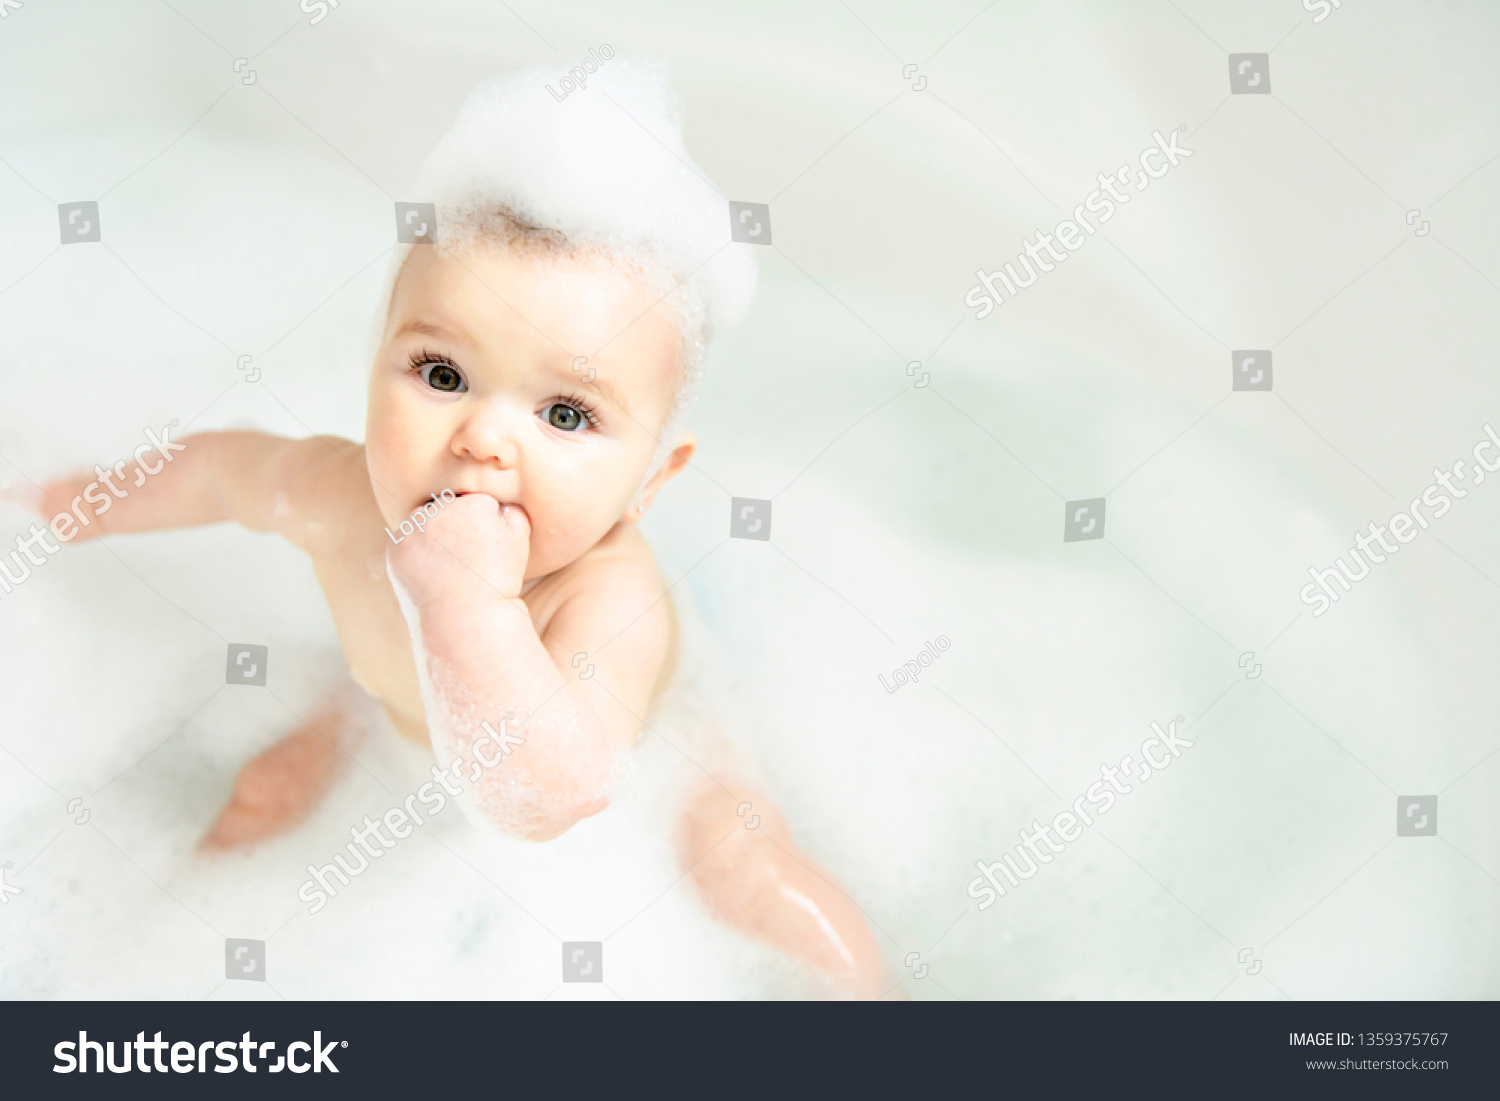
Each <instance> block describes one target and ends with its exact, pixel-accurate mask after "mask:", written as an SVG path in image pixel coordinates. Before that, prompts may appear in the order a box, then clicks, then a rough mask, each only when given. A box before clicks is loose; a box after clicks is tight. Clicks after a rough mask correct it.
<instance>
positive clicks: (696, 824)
mask: <svg viewBox="0 0 1500 1101" xmlns="http://www.w3.org/2000/svg"><path fill="white" fill-rule="evenodd" d="M752 801H753V808H752V809H751V810H749V811H747V812H746V814H745V815H743V816H741V815H739V814H737V813H736V812H737V809H738V807H739V805H740V804H739V803H738V802H737V801H736V800H735V798H734V797H733V796H731V795H730V794H729V793H728V792H726V791H725V790H724V789H723V788H721V787H718V786H717V785H715V786H713V787H712V788H709V789H705V790H703V791H702V792H701V793H699V794H698V796H697V797H696V798H695V799H694V801H693V802H692V803H691V804H690V805H689V810H688V813H687V815H686V816H685V818H684V820H683V831H682V857H683V863H684V864H685V865H689V866H691V869H692V873H693V879H694V880H695V881H696V882H697V884H698V886H699V888H700V889H701V890H702V891H703V893H704V894H705V895H706V896H707V899H708V903H709V908H710V909H711V910H712V911H713V912H714V914H715V915H716V916H717V917H719V918H720V919H721V920H723V921H725V922H727V923H728V924H730V925H733V926H734V927H736V928H737V929H740V930H742V931H744V932H746V933H749V934H751V935H752V936H756V937H759V938H761V939H763V940H767V941H770V942H771V943H772V944H774V945H776V946H777V947H778V948H780V949H782V950H783V951H785V952H789V953H791V954H792V955H794V956H798V957H800V958H801V959H803V960H806V961H807V962H808V963H811V964H812V965H813V966H814V967H815V968H817V969H818V970H819V971H820V972H822V973H823V974H824V975H825V976H826V977H827V978H829V979H831V980H832V982H833V984H834V986H835V987H836V988H837V989H838V990H839V991H840V992H841V993H844V994H846V995H849V996H852V997H856V998H874V997H878V996H879V994H880V991H881V990H882V989H883V987H882V984H881V965H880V952H879V950H878V949H877V948H876V945H875V940H874V938H873V937H872V936H871V935H870V930H869V928H868V927H867V926H866V925H865V920H864V916H863V915H862V914H861V913H860V911H859V907H857V906H855V905H854V903H853V902H851V901H850V900H849V898H848V896H847V895H845V894H844V893H843V891H841V890H840V889H839V888H838V886H837V885H836V884H834V883H833V882H832V880H831V879H830V878H829V877H828V876H827V875H825V874H824V873H823V872H822V871H821V870H820V869H819V868H818V867H817V866H816V865H815V864H814V863H813V862H812V861H811V860H809V859H808V858H807V856H806V855H804V854H803V852H802V851H801V850H800V849H798V848H797V846H796V844H795V843H794V842H793V841H792V839H791V836H790V835H789V834H788V832H787V829H786V824H785V823H784V822H783V821H782V820H781V816H780V815H779V814H777V813H776V810H775V808H774V807H772V806H771V804H770V801H769V800H767V799H764V798H754V799H753V800H752ZM752 814H755V815H759V816H760V822H759V824H758V825H756V827H755V828H754V829H746V825H747V824H748V823H752V822H753V821H754V819H753V818H751V815H752Z"/></svg>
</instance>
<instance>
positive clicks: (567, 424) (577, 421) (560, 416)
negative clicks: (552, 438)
mask: <svg viewBox="0 0 1500 1101" xmlns="http://www.w3.org/2000/svg"><path fill="white" fill-rule="evenodd" d="M543 415H544V416H545V417H546V418H547V423H548V424H550V425H551V426H552V427H553V428H560V429H562V430H563V431H564V432H577V431H578V430H579V429H580V428H582V427H583V426H584V424H585V423H587V422H586V421H585V420H584V416H583V414H582V413H580V412H579V411H578V410H577V409H574V408H573V407H572V406H571V405H564V404H563V403H562V402H560V401H559V402H554V403H553V404H551V405H549V406H547V411H546V412H545V413H544V414H543Z"/></svg>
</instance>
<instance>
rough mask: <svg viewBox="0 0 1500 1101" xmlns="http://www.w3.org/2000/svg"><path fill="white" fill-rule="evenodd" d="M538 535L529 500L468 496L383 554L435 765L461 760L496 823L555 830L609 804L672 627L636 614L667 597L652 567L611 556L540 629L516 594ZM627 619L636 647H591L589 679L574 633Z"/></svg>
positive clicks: (610, 631)
mask: <svg viewBox="0 0 1500 1101" xmlns="http://www.w3.org/2000/svg"><path fill="white" fill-rule="evenodd" d="M530 534H531V527H530V522H529V520H528V518H527V516H526V514H525V513H524V512H523V511H522V510H520V509H518V508H515V507H506V508H504V509H502V508H501V506H500V505H499V503H498V502H497V501H496V500H495V499H494V498H493V497H489V496H486V495H483V494H467V495H464V496H461V497H460V498H459V499H458V500H457V501H455V502H454V503H453V504H451V505H449V506H448V507H447V509H446V510H444V511H442V512H440V513H439V515H438V516H437V517H436V518H435V519H433V520H432V521H431V522H430V523H429V524H428V526H427V529H426V531H425V532H423V533H421V534H418V535H415V536H409V537H407V538H406V539H404V540H403V541H402V542H401V543H400V544H399V545H395V546H392V547H390V548H388V550H387V556H388V562H389V567H390V574H391V577H392V580H393V582H394V583H395V585H396V590H397V594H398V596H399V597H400V598H401V603H402V609H403V611H404V612H405V613H406V617H407V623H408V626H409V627H410V630H411V635H412V639H413V645H414V648H415V651H416V655H415V656H416V659H417V669H418V675H419V678H420V681H421V690H422V699H423V704H424V708H425V711H426V716H427V728H428V731H429V733H430V735H431V738H432V746H433V750H434V752H435V754H436V755H437V759H438V762H439V764H440V765H446V764H447V763H448V762H449V761H451V760H453V759H454V758H455V757H459V758H461V759H462V760H463V762H464V765H463V776H464V782H465V786H466V787H468V789H469V790H470V791H471V792H472V793H473V797H474V800H475V804H476V809H478V810H479V812H480V813H481V814H483V815H484V817H485V818H486V820H488V821H489V822H491V823H492V824H493V825H495V826H497V827H498V828H500V829H501V830H503V831H505V832H506V833H509V834H511V835H513V836H519V837H525V838H529V839H531V840H547V839H550V838H552V837H556V836H557V835H559V834H561V833H563V832H564V831H565V830H567V829H568V828H569V827H571V826H572V825H574V824H575V823H576V822H578V821H579V820H581V819H583V818H587V817H590V816H591V815H594V814H597V813H599V812H600V811H601V810H603V809H604V808H605V807H606V806H607V805H608V802H609V793H610V788H611V785H612V784H613V783H614V782H616V781H617V780H618V779H619V778H620V774H621V772H622V771H623V769H624V768H625V766H626V763H627V761H628V756H629V751H630V747H631V746H632V745H633V744H634V739H635V734H636V731H637V729H638V728H639V725H640V723H639V720H638V719H637V718H636V716H637V715H639V714H641V713H643V712H644V710H645V708H646V705H647V703H648V701H649V697H650V693H651V689H652V687H653V685H654V682H655V678H656V675H657V673H658V672H659V671H660V669H661V665H662V662H663V660H664V658H665V654H666V649H667V642H668V627H667V621H666V618H665V613H664V611H662V610H660V608H659V607H658V608H656V609H654V611H655V613H656V614H655V615H654V616H653V614H652V612H649V611H648V613H647V615H645V616H642V615H641V608H643V607H647V608H649V607H650V606H651V604H652V601H653V600H655V598H656V597H657V596H659V594H660V580H659V578H657V577H656V576H655V571H654V569H652V570H650V571H649V573H648V571H646V570H643V569H641V568H640V566H639V564H637V563H632V562H628V561H623V560H611V559H610V558H609V557H608V556H603V557H602V560H601V561H599V562H598V563H594V564H590V563H585V564H583V565H582V566H581V567H575V573H574V574H573V576H572V578H571V579H570V581H569V583H568V584H569V589H568V592H567V593H566V594H565V595H564V596H563V598H562V600H561V604H560V606H559V607H558V610H557V611H556V612H554V613H553V614H552V616H551V617H550V619H549V620H548V622H547V623H546V624H545V630H544V634H543V635H539V634H538V631H537V628H536V627H535V626H534V625H533V622H532V618H531V614H530V612H529V610H528V609H527V606H526V605H525V604H524V603H523V602H522V601H521V599H520V594H521V587H522V580H523V577H524V573H525V567H526V561H527V555H528V542H529V537H530ZM653 586H654V588H655V591H654V592H653V591H652V589H653ZM643 598H644V599H643ZM633 620H636V621H639V622H637V623H636V625H635V626H634V627H632V629H631V638H630V643H631V645H629V646H621V647H620V648H619V653H618V654H616V655H615V660H614V661H612V662H606V661H601V660H599V658H598V657H597V656H595V657H593V658H592V659H591V662H592V663H593V664H595V665H597V671H596V672H595V673H594V675H593V676H592V677H591V678H590V679H589V680H588V681H584V680H581V679H580V678H579V677H578V674H577V673H575V672H574V671H573V668H572V662H571V660H570V659H571V657H572V650H571V649H570V647H569V645H568V642H574V643H575V644H583V643H582V640H590V641H588V642H587V644H588V645H591V646H593V645H600V644H602V643H603V642H605V641H607V640H609V639H610V638H611V637H612V636H613V635H614V634H615V633H617V632H618V631H620V630H623V629H624V628H625V627H627V626H628V625H630V624H631V623H632V621H633ZM565 640H566V641H565ZM580 672H581V670H580ZM569 674H571V675H569ZM508 714H510V715H514V716H515V718H514V719H511V720H509V721H508V722H506V724H505V725H503V726H502V725H501V720H502V719H503V718H505V717H506V716H507V715H508ZM486 728H488V729H486ZM487 742H488V743H489V744H486V743H487ZM476 760H477V762H478V763H477V764H476V763H475V762H476Z"/></svg>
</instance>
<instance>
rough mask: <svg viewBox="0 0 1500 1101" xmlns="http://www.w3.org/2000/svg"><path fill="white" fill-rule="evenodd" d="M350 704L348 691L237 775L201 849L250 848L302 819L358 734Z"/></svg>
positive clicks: (336, 772) (331, 780) (331, 779)
mask: <svg viewBox="0 0 1500 1101" xmlns="http://www.w3.org/2000/svg"><path fill="white" fill-rule="evenodd" d="M351 702H352V700H351V697H350V694H349V693H348V692H347V691H344V692H339V693H337V694H334V695H332V696H330V698H329V699H327V700H325V701H324V703H323V705H322V706H321V707H320V708H319V709H318V710H317V711H316V712H314V714H313V715H312V717H311V718H310V719H309V720H308V721H307V722H305V723H303V724H302V725H301V726H299V727H298V728H297V729H296V730H294V731H292V733H291V734H288V735H287V736H286V737H285V738H283V739H282V740H281V741H279V742H277V743H276V744H275V745H273V746H272V747H271V748H270V749H268V750H266V751H265V752H263V753H261V754H260V755H259V756H258V757H255V758H254V759H253V760H251V761H250V762H249V763H248V764H246V765H245V766H244V767H243V768H242V769H240V774H239V776H238V777H236V779H235V781H234V793H233V794H232V795H231V796H230V799H229V803H228V805H226V806H225V807H224V809H223V810H222V811H220V812H219V819H218V821H217V822H215V823H214V825H213V828H212V829H211V830H209V832H208V834H207V836H205V837H204V838H203V840H202V842H200V847H202V848H204V849H228V848H233V847H234V846H236V845H249V844H252V843H254V842H257V841H263V840H265V839H266V838H268V837H273V836H275V835H276V834H279V833H284V832H285V831H287V830H289V829H291V828H292V827H293V826H295V825H297V824H298V823H299V822H302V821H303V820H304V819H305V818H307V816H308V815H309V814H311V813H312V811H313V809H314V808H315V807H316V806H317V805H318V803H319V801H320V800H321V799H322V798H323V796H324V795H325V794H326V793H327V792H328V789H329V788H331V787H332V786H333V783H334V781H335V780H336V779H337V778H338V775H339V772H340V767H339V766H340V765H341V763H342V761H343V756H344V747H345V746H346V745H347V744H348V743H349V741H350V740H351V737H352V735H353V734H355V733H356V732H357V727H358V723H357V720H356V719H355V712H354V709H353V708H352V707H351V706H350V704H351Z"/></svg>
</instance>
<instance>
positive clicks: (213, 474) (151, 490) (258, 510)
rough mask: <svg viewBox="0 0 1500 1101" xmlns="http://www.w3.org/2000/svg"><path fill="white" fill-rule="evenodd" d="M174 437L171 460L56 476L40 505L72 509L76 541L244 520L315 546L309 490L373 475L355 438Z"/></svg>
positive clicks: (53, 510)
mask: <svg viewBox="0 0 1500 1101" xmlns="http://www.w3.org/2000/svg"><path fill="white" fill-rule="evenodd" d="M165 447H166V449H167V460H169V461H167V460H164V459H163V458H162V457H159V456H156V455H151V456H147V457H146V458H147V461H146V463H145V464H144V465H143V464H140V463H136V464H131V463H123V462H122V463H119V464H116V466H115V468H114V469H113V470H112V471H111V470H105V469H104V468H103V467H100V468H98V469H97V470H96V471H95V473H94V474H93V475H90V474H75V475H68V476H65V477H62V478H57V479H54V480H53V481H50V482H48V483H47V484H46V485H44V486H43V487H42V489H41V500H40V501H39V502H38V508H39V509H41V510H44V512H45V515H47V516H49V517H50V516H52V515H54V514H56V513H62V512H67V513H71V514H72V516H73V518H74V519H73V524H74V525H75V526H76V527H77V528H78V531H77V534H76V535H74V536H73V537H72V538H71V539H70V540H69V541H70V542H71V541H81V540H87V539H91V538H93V537H94V536H96V535H113V534H122V533H125V532H140V531H157V530H160V529H162V528H180V527H193V526H196V525H199V524H215V523H219V522H220V521H223V520H234V521H237V522H238V523H240V524H243V525H244V526H245V527H247V528H250V529H251V530H253V531H275V532H278V533H280V534H281V535H284V536H285V537H286V538H288V539H290V540H291V541H292V542H293V543H296V544H297V545H298V546H303V547H304V549H306V547H305V546H304V544H305V542H306V535H307V533H308V530H309V529H310V527H311V525H310V524H309V522H308V521H309V520H310V519H311V514H310V505H311V501H310V497H311V494H310V493H309V492H308V490H309V489H310V488H311V487H313V486H315V485H317V484H318V483H319V482H320V480H321V479H322V478H323V476H324V474H326V473H336V472H337V471H338V468H340V467H343V468H348V469H349V470H351V471H353V472H354V473H355V474H356V475H358V476H359V477H358V478H355V479H354V481H355V482H356V483H358V481H359V480H360V478H363V477H364V476H363V471H362V469H361V468H360V467H359V465H358V464H357V462H356V461H351V460H352V459H354V458H355V456H356V454H357V452H358V446H357V445H355V444H351V443H349V442H348V441H346V440H336V439H324V438H313V439H305V440H289V439H284V438H282V437H280V436H271V435H267V434H266V433H263V432H205V433H201V434H199V435H196V436H188V437H185V438H184V439H183V440H181V441H180V442H171V441H168V442H167V443H166V444H165ZM153 465H154V466H156V467H157V468H158V469H157V472H156V473H154V474H153V473H151V472H150V471H151V467H152V466H153ZM346 477H347V475H346ZM364 484H365V485H366V486H367V485H368V479H367V478H364ZM366 493H368V489H367V490H366Z"/></svg>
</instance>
